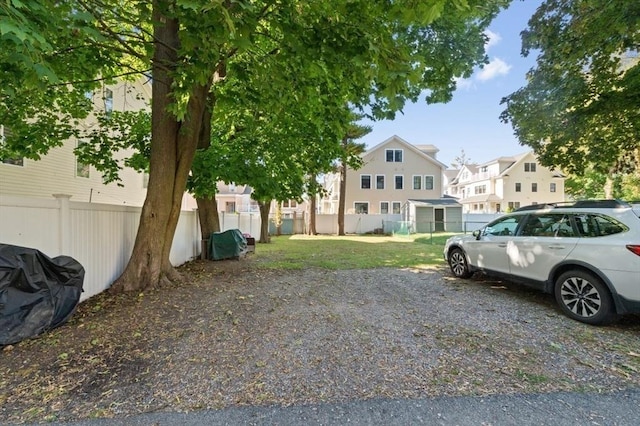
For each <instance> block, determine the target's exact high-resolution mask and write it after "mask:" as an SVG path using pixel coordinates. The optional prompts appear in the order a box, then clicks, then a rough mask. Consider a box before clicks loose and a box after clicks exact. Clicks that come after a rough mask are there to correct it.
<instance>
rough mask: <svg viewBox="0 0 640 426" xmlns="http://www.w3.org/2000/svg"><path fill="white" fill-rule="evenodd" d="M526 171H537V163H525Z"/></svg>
mask: <svg viewBox="0 0 640 426" xmlns="http://www.w3.org/2000/svg"><path fill="white" fill-rule="evenodd" d="M524 171H525V172H531V173H535V172H536V163H524Z"/></svg>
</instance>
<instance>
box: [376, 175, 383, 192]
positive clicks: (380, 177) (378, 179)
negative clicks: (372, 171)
mask: <svg viewBox="0 0 640 426" xmlns="http://www.w3.org/2000/svg"><path fill="white" fill-rule="evenodd" d="M376 189H384V175H376Z"/></svg>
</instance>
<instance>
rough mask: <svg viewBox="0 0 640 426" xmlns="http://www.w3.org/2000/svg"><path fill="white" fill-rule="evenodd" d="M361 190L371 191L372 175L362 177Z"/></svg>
mask: <svg viewBox="0 0 640 426" xmlns="http://www.w3.org/2000/svg"><path fill="white" fill-rule="evenodd" d="M360 189H371V175H360Z"/></svg>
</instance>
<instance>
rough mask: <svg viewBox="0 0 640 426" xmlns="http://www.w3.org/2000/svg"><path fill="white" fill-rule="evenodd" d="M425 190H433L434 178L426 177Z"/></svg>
mask: <svg viewBox="0 0 640 426" xmlns="http://www.w3.org/2000/svg"><path fill="white" fill-rule="evenodd" d="M424 189H426V190H427V191H430V190H433V176H429V175H427V176H425V177H424Z"/></svg>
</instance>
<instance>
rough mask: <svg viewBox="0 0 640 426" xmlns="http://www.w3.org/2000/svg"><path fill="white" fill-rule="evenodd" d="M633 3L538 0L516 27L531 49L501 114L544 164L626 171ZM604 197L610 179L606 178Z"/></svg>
mask: <svg viewBox="0 0 640 426" xmlns="http://www.w3.org/2000/svg"><path fill="white" fill-rule="evenodd" d="M639 45H640V3H638V2H633V1H630V2H627V1H608V0H546V1H545V2H544V3H543V4H542V5H541V6H540V7H539V8H538V10H537V11H536V12H535V14H534V15H533V17H532V18H531V19H530V21H529V25H528V28H527V29H526V30H525V31H523V32H522V54H523V55H524V56H527V55H529V54H530V53H532V52H538V53H539V54H538V57H537V64H536V67H535V68H533V69H532V70H531V71H530V72H529V73H528V75H527V79H528V82H527V85H526V86H525V87H523V88H521V89H520V90H518V91H516V92H514V93H512V94H511V95H509V96H507V97H506V98H504V99H503V101H502V102H503V103H504V104H506V110H505V111H504V112H503V113H502V115H501V118H502V120H504V121H505V122H511V124H512V125H513V128H514V131H515V134H516V135H517V137H518V139H519V140H520V142H521V143H522V144H524V145H528V146H530V147H532V148H533V149H534V151H535V152H536V154H537V156H538V158H539V160H540V162H541V163H542V164H544V165H546V166H554V167H559V168H561V169H562V170H564V171H566V172H568V173H571V174H577V175H582V174H583V173H584V172H585V171H593V172H596V173H601V174H604V175H609V176H614V175H616V174H620V173H628V172H632V173H636V172H637V169H638V163H637V162H636V163H635V164H634V169H635V171H630V170H629V163H628V161H627V160H626V158H627V157H628V156H637V152H638V149H639V143H640V109H639V108H638V105H639V103H640V63H639V62H638V57H637V53H638V46H639ZM606 188H608V189H607V190H606V194H605V195H606V196H607V197H611V196H612V195H613V193H612V192H611V188H612V185H611V182H610V183H609V184H608V185H606Z"/></svg>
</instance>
